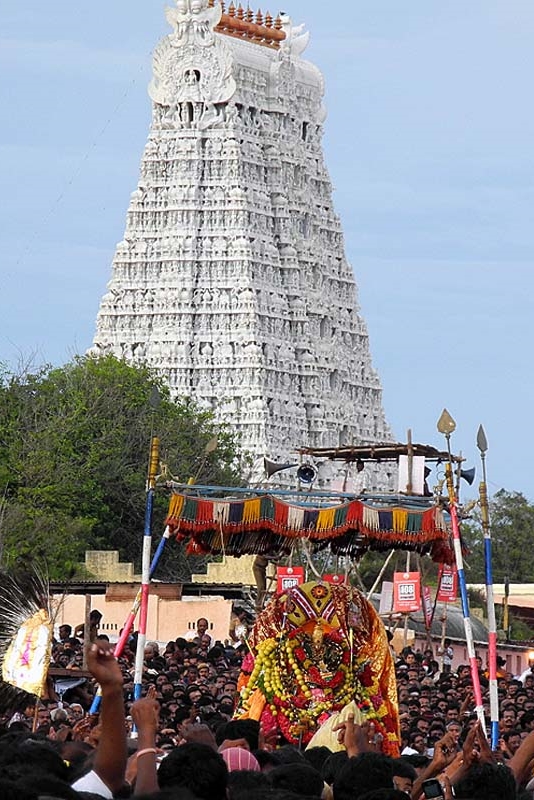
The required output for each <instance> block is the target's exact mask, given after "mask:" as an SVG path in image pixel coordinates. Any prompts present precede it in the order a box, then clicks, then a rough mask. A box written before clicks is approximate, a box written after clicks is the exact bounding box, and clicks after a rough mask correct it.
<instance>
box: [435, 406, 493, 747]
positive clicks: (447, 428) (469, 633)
mask: <svg viewBox="0 0 534 800" xmlns="http://www.w3.org/2000/svg"><path fill="white" fill-rule="evenodd" d="M455 428H456V423H455V421H454V420H453V418H452V417H451V415H450V414H449V412H448V411H447V410H446V409H444V411H443V413H442V415H441V417H440V419H439V422H438V431H439V432H440V433H443V434H445V438H446V440H447V451H448V453H449V460H448V461H447V462H446V464H445V481H446V485H447V491H448V495H449V510H450V515H451V527H452V539H453V547H454V558H455V561H456V568H457V571H458V585H459V587H460V596H461V600H462V613H463V618H464V631H465V641H466V645H467V653H468V656H469V664H470V667H471V681H472V683H473V693H474V695H475V711H476V715H477V717H478V720H479V722H480V725H481V728H482V730H483V731H484V733H485V732H486V720H485V718H484V706H483V704H482V690H481V687H480V676H479V674H478V664H477V661H476V654H475V644H474V639H473V628H472V625H471V613H470V610H469V598H468V596H467V585H466V581H465V572H464V560H463V554H462V541H461V537H460V523H459V521H458V508H457V504H458V501H457V499H456V494H455V491H454V476H453V468H452V455H451V447H450V437H451V433H452V432H453V431H454V430H455Z"/></svg>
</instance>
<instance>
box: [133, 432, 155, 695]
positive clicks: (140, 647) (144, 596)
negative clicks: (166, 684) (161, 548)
mask: <svg viewBox="0 0 534 800" xmlns="http://www.w3.org/2000/svg"><path fill="white" fill-rule="evenodd" d="M158 463H159V439H158V437H157V436H153V437H152V442H151V446H150V460H149V466H148V478H147V493H146V507H145V528H144V533H143V560H142V567H141V603H140V609H141V610H140V614H139V636H138V639H137V650H136V653H135V675H134V699H135V700H138V699H139V698H140V697H141V691H142V686H143V662H144V657H145V643H146V623H147V616H148V595H149V588H150V549H151V546H152V511H153V508H154V495H155V488H156V475H157V470H158Z"/></svg>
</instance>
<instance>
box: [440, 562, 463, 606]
mask: <svg viewBox="0 0 534 800" xmlns="http://www.w3.org/2000/svg"><path fill="white" fill-rule="evenodd" d="M457 593H458V573H457V572H456V567H455V566H453V565H448V564H442V566H441V569H440V575H439V585H438V600H439V601H440V603H454V601H455V600H456V596H457Z"/></svg>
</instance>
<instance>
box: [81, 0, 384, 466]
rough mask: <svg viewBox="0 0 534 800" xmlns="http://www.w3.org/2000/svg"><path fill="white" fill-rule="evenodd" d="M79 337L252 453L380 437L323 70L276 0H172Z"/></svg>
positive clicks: (279, 454)
mask: <svg viewBox="0 0 534 800" xmlns="http://www.w3.org/2000/svg"><path fill="white" fill-rule="evenodd" d="M166 13H167V20H168V22H169V24H170V25H171V27H172V32H171V33H170V34H169V35H168V36H166V37H165V38H164V39H163V40H162V41H161V42H160V43H159V45H158V46H157V48H156V50H155V54H154V75H153V79H152V82H151V84H150V88H149V94H150V97H151V99H152V102H153V117H152V124H151V127H150V133H149V136H148V141H147V144H146V147H145V150H144V153H143V156H142V161H141V171H140V177H139V183H138V186H137V189H136V190H135V191H134V193H133V194H132V196H131V200H130V205H129V208H128V214H127V221H126V231H125V234H124V239H123V240H122V241H121V242H120V243H119V244H118V245H117V249H116V253H115V257H114V259H113V270H112V277H111V280H110V282H109V284H108V290H107V293H106V294H105V295H104V297H103V298H102V301H101V304H100V310H99V313H98V318H97V330H96V335H95V338H94V344H93V348H92V351H91V352H94V353H102V354H103V353H108V352H109V353H113V354H115V355H116V356H118V357H124V358H126V359H128V360H129V361H132V362H138V363H139V362H142V363H147V364H148V365H150V366H152V367H153V368H155V369H156V370H158V371H160V372H161V373H162V374H163V375H164V376H165V377H166V378H167V380H168V382H169V385H170V388H171V392H172V394H173V396H179V395H188V396H192V397H194V398H195V399H196V400H197V401H198V402H199V403H200V404H201V405H202V406H203V407H206V408H209V409H212V410H213V411H214V413H215V415H216V417H217V418H218V419H219V420H221V421H225V422H227V423H229V424H230V425H231V426H232V428H233V429H234V430H236V431H237V432H239V434H240V436H241V445H242V447H243V448H245V449H246V450H248V451H250V452H252V453H253V454H255V455H257V456H259V455H261V456H263V455H268V456H269V457H270V458H273V459H286V458H287V457H288V456H289V454H290V453H291V452H292V451H294V449H295V448H298V447H301V446H312V447H321V446H325V447H326V446H328V447H335V446H343V445H350V444H366V443H371V442H384V441H388V440H390V439H391V435H390V432H389V429H388V426H387V424H386V422H385V418H384V413H383V410H382V404H381V387H380V382H379V379H378V376H377V374H376V372H375V371H374V369H373V367H372V364H371V357H370V352H369V342H368V336H367V331H366V327H365V324H364V322H363V320H362V318H361V316H360V315H359V313H358V305H357V292H356V285H355V281H354V277H353V274H352V270H351V268H350V266H349V264H348V262H347V259H346V257H345V252H344V243H343V235H342V231H341V226H340V222H339V219H338V217H337V216H336V213H335V211H334V208H333V203H332V186H331V183H330V179H329V176H328V172H327V170H326V167H325V165H324V160H323V153H322V148H321V137H322V130H323V123H324V120H325V116H326V114H325V109H324V106H323V104H322V97H323V91H324V86H323V76H322V74H321V72H320V71H319V70H318V69H317V67H315V66H314V65H313V64H311V63H310V62H308V61H305V60H304V59H303V58H302V53H303V51H304V49H305V47H306V45H307V43H308V34H307V33H305V32H304V31H303V29H302V28H303V26H298V27H296V26H294V25H293V24H292V22H291V20H290V19H289V18H288V17H286V16H284V17H283V18H281V17H278V18H276V19H275V20H273V19H272V18H271V16H270V15H269V14H266V15H265V16H262V14H261V12H258V13H257V14H255V15H254V14H253V13H252V12H251V11H250V10H249V9H247V10H246V11H245V10H243V8H242V7H241V6H239V7H237V8H236V7H234V5H230V7H229V8H228V9H227V11H226V12H225V11H224V10H223V7H222V5H221V4H219V3H218V2H213V0H211V2H210V0H175V6H174V7H172V8H168V9H167V12H166Z"/></svg>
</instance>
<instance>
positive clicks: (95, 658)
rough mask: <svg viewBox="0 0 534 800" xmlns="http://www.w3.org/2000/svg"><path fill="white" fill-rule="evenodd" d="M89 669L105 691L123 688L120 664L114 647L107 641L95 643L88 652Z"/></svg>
mask: <svg viewBox="0 0 534 800" xmlns="http://www.w3.org/2000/svg"><path fill="white" fill-rule="evenodd" d="M87 668H88V670H89V672H90V673H91V675H92V676H93V678H94V679H95V680H96V681H97V683H99V684H100V686H101V687H102V691H104V690H105V689H113V688H117V687H118V688H121V689H122V684H123V677H122V672H121V668H120V666H119V662H118V661H117V659H116V658H115V656H114V655H113V645H112V644H111V643H110V642H106V641H105V640H100V639H99V640H98V641H96V642H93V644H92V645H91V647H90V648H89V650H88V652H87Z"/></svg>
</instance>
